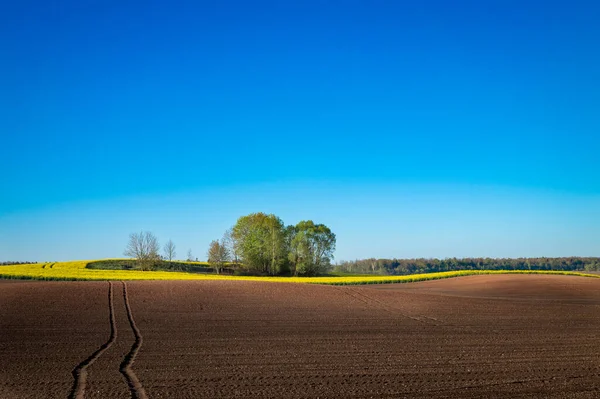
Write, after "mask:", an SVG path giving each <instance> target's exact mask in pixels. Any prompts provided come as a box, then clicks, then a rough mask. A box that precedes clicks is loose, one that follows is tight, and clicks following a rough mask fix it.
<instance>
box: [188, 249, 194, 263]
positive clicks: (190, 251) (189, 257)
mask: <svg viewBox="0 0 600 399" xmlns="http://www.w3.org/2000/svg"><path fill="white" fill-rule="evenodd" d="M193 260H194V256H193V255H192V250H191V248H190V249H188V253H187V261H188V262H192V261H193Z"/></svg>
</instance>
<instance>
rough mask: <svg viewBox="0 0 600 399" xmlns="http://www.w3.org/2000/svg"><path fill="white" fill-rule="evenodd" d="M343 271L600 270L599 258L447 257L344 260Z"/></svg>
mask: <svg viewBox="0 0 600 399" xmlns="http://www.w3.org/2000/svg"><path fill="white" fill-rule="evenodd" d="M334 270H335V271H336V272H340V273H373V274H389V275H406V274H417V273H435V272H445V271H454V270H562V271H576V270H577V271H600V258H594V257H587V258H586V257H562V258H462V259H457V258H448V259H374V258H371V259H360V260H354V261H341V262H339V263H338V264H337V265H336V266H335V267H334Z"/></svg>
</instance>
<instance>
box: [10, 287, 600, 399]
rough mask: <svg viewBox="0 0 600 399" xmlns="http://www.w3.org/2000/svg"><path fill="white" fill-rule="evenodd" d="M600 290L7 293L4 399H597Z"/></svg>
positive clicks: (278, 289)
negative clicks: (495, 398) (516, 398)
mask: <svg viewBox="0 0 600 399" xmlns="http://www.w3.org/2000/svg"><path fill="white" fill-rule="evenodd" d="M599 343H600V280H598V279H590V278H583V277H573V276H551V275H506V276H505V275H489V276H470V277H461V278H454V279H448V280H436V281H428V282H422V283H412V284H393V285H373V286H343V287H340V286H318V285H304V284H286V283H261V282H245V281H156V282H154V281H133V282H127V283H121V282H118V281H114V282H112V283H108V282H36V281H31V282H22V281H0V397H1V398H36V399H37V398H46V397H47V398H67V397H73V398H76V397H79V398H83V397H85V398H129V397H137V398H146V397H147V398H213V397H215V398H219V397H225V398H273V397H281V398H317V397H320V398H324V397H331V398H402V397H406V398H481V397H497V398H515V397H525V398H597V397H600V345H599Z"/></svg>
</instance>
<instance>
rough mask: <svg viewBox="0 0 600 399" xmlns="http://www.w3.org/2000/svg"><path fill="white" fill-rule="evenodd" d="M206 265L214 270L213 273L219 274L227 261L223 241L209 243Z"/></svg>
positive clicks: (227, 257)
mask: <svg viewBox="0 0 600 399" xmlns="http://www.w3.org/2000/svg"><path fill="white" fill-rule="evenodd" d="M207 256H208V263H209V264H210V265H211V266H212V267H213V268H214V269H215V272H216V273H217V274H219V273H220V272H221V270H222V269H223V267H225V263H227V262H228V261H229V251H228V249H227V247H226V246H225V244H224V243H223V241H222V240H221V242H219V240H213V241H211V243H210V245H209V246H208V253H207Z"/></svg>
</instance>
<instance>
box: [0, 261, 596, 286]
mask: <svg viewBox="0 0 600 399" xmlns="http://www.w3.org/2000/svg"><path fill="white" fill-rule="evenodd" d="M89 262H90V261H72V262H57V263H36V264H30V265H14V266H0V278H4V279H34V280H240V281H270V282H286V283H305V284H332V285H346V284H384V283H408V282H416V281H425V280H436V279H442V278H449V277H459V276H471V275H478V274H558V275H570V276H584V277H593V278H598V277H600V275H595V274H586V273H579V272H565V271H546V270H460V271H451V272H440V273H424V274H412V275H408V276H364V275H362V276H335V277H256V276H229V275H217V274H197V273H186V272H165V271H139V270H99V269H87V268H86V265H87V264H88V263H89Z"/></svg>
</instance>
